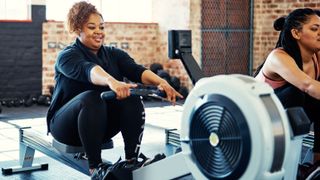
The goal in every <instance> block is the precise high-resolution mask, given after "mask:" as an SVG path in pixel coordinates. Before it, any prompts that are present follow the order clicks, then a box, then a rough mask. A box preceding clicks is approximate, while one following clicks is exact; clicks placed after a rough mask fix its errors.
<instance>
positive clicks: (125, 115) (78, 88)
mask: <svg viewBox="0 0 320 180" xmlns="http://www.w3.org/2000/svg"><path fill="white" fill-rule="evenodd" d="M68 26H69V30H70V32H74V33H76V34H77V35H78V37H77V38H76V40H75V42H74V43H73V44H71V45H70V46H67V47H66V48H65V49H63V50H62V51H61V52H60V53H59V55H58V57H57V60H56V64H55V81H56V84H55V89H54V94H53V97H52V103H51V105H50V108H49V110H48V114H47V125H48V132H50V133H51V134H52V136H53V137H54V138H55V139H56V140H58V141H60V142H62V143H65V144H69V145H78V146H79V145H81V146H83V147H84V149H85V153H86V155H87V158H88V162H89V167H90V172H91V173H92V179H103V176H104V175H105V173H106V169H104V168H99V167H104V166H103V162H102V160H101V145H102V144H103V142H105V140H107V139H110V138H112V137H113V136H115V135H116V134H117V133H119V132H121V134H122V136H123V139H124V145H125V157H126V163H127V164H128V165H130V164H134V163H135V162H136V159H137V155H138V152H139V147H140V144H141V139H142V134H143V129H144V124H145V114H144V106H143V104H142V102H141V99H140V97H130V88H135V87H136V86H137V85H136V84H131V83H130V84H129V83H125V82H124V81H123V80H124V78H127V79H129V80H130V81H132V82H138V83H143V84H150V85H155V86H158V88H159V89H161V90H164V91H165V93H166V94H167V99H168V100H169V101H171V102H173V103H174V102H175V101H176V97H177V96H178V97H180V98H182V96H181V95H180V94H179V93H178V92H176V91H175V90H174V89H173V88H172V87H171V86H170V85H169V84H168V83H167V81H165V80H164V79H162V78H160V77H159V76H157V75H156V74H154V73H153V72H151V71H150V70H147V69H145V68H144V67H143V66H141V65H138V64H136V63H135V61H134V60H133V59H132V58H131V57H130V56H129V55H128V54H127V53H126V52H124V51H122V50H120V49H117V48H114V47H108V46H104V45H103V41H104V38H105V32H104V21H103V18H102V15H101V14H100V13H99V12H98V11H97V10H96V8H95V7H94V6H93V5H92V4H90V3H87V2H78V3H76V4H74V5H73V6H72V8H71V9H70V11H69V13H68ZM107 90H112V91H114V92H115V93H116V100H113V101H110V102H109V101H108V102H105V101H103V100H102V99H101V98H100V93H101V92H103V91H107ZM101 164H102V165H101Z"/></svg>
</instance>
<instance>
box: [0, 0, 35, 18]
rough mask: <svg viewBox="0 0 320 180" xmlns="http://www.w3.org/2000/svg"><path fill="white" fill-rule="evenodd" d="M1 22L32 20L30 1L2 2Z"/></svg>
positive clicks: (0, 4) (13, 0) (14, 0)
mask: <svg viewBox="0 0 320 180" xmlns="http://www.w3.org/2000/svg"><path fill="white" fill-rule="evenodd" d="M0 20H31V6H30V0H0Z"/></svg>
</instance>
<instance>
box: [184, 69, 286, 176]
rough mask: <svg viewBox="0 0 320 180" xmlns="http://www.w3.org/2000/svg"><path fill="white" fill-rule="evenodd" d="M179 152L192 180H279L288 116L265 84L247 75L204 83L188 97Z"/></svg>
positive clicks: (205, 79) (220, 78) (227, 76)
mask: <svg viewBox="0 0 320 180" xmlns="http://www.w3.org/2000/svg"><path fill="white" fill-rule="evenodd" d="M180 131H181V146H182V152H183V153H184V154H185V156H184V157H185V161H186V163H187V166H188V167H189V169H190V171H191V173H192V175H193V176H194V177H195V179H246V180H247V179H282V177H283V176H284V169H283V166H284V162H285V159H286V154H287V153H288V147H289V143H290V130H289V124H288V119H287V116H286V113H285V111H284V109H283V107H282V105H281V103H280V101H279V100H278V98H277V97H276V95H275V94H274V93H273V89H272V88H271V87H269V86H268V85H267V84H265V83H262V82H258V81H256V80H255V79H254V78H252V77H249V76H245V75H218V76H214V77H210V78H203V79H201V80H200V81H198V82H197V84H196V86H195V87H194V88H193V90H192V91H191V92H190V94H189V95H188V98H187V99H186V102H185V104H184V110H183V113H182V124H181V130H180Z"/></svg>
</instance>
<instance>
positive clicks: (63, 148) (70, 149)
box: [52, 139, 113, 153]
mask: <svg viewBox="0 0 320 180" xmlns="http://www.w3.org/2000/svg"><path fill="white" fill-rule="evenodd" d="M52 146H53V147H55V148H56V149H57V150H59V151H60V152H65V153H80V152H84V148H83V147H82V146H72V145H67V144H64V143H61V142H59V141H57V140H56V139H53V140H52ZM112 148H113V141H112V139H109V140H108V141H106V142H105V143H104V144H102V146H101V149H112Z"/></svg>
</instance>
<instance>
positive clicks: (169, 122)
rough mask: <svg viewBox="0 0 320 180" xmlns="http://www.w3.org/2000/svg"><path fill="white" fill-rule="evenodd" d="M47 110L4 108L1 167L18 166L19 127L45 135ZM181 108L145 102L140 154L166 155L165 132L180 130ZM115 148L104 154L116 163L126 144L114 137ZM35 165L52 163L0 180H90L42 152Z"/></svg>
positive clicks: (0, 124)
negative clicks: (28, 127) (47, 166)
mask: <svg viewBox="0 0 320 180" xmlns="http://www.w3.org/2000/svg"><path fill="white" fill-rule="evenodd" d="M46 111H47V107H45V106H37V105H34V106H32V107H18V108H16V107H12V108H5V107H3V109H2V113H1V114H0V167H1V168H4V167H5V168H6V167H11V166H16V165H18V164H19V163H18V159H19V158H18V157H19V145H18V128H19V127H26V126H31V127H32V128H33V129H34V130H36V131H39V132H41V133H43V134H45V132H46V122H45V114H46ZM181 111H182V107H181V106H168V104H167V103H159V102H147V103H146V128H145V133H144V136H143V142H142V146H141V152H143V153H144V154H145V155H147V156H149V157H152V156H154V155H155V154H157V153H165V151H166V149H165V133H164V131H165V129H167V128H179V126H180V115H181ZM113 141H114V148H113V149H111V150H105V151H103V153H102V156H103V158H104V159H108V160H109V161H112V162H115V161H116V160H118V158H119V157H120V156H122V157H123V155H124V153H123V152H124V151H123V142H122V138H121V135H120V134H118V135H117V136H116V137H114V138H113ZM34 162H35V163H49V170H47V171H34V172H30V173H23V174H14V175H10V176H3V175H0V179H24V180H29V179H35V180H37V179H39V180H40V179H41V180H42V179H89V177H88V176H86V175H83V174H82V173H79V172H77V171H75V170H73V169H71V168H69V167H68V166H66V165H63V164H61V163H60V162H58V161H55V160H53V159H51V158H49V157H47V156H45V155H44V154H42V153H40V152H36V155H35V160H34Z"/></svg>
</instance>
